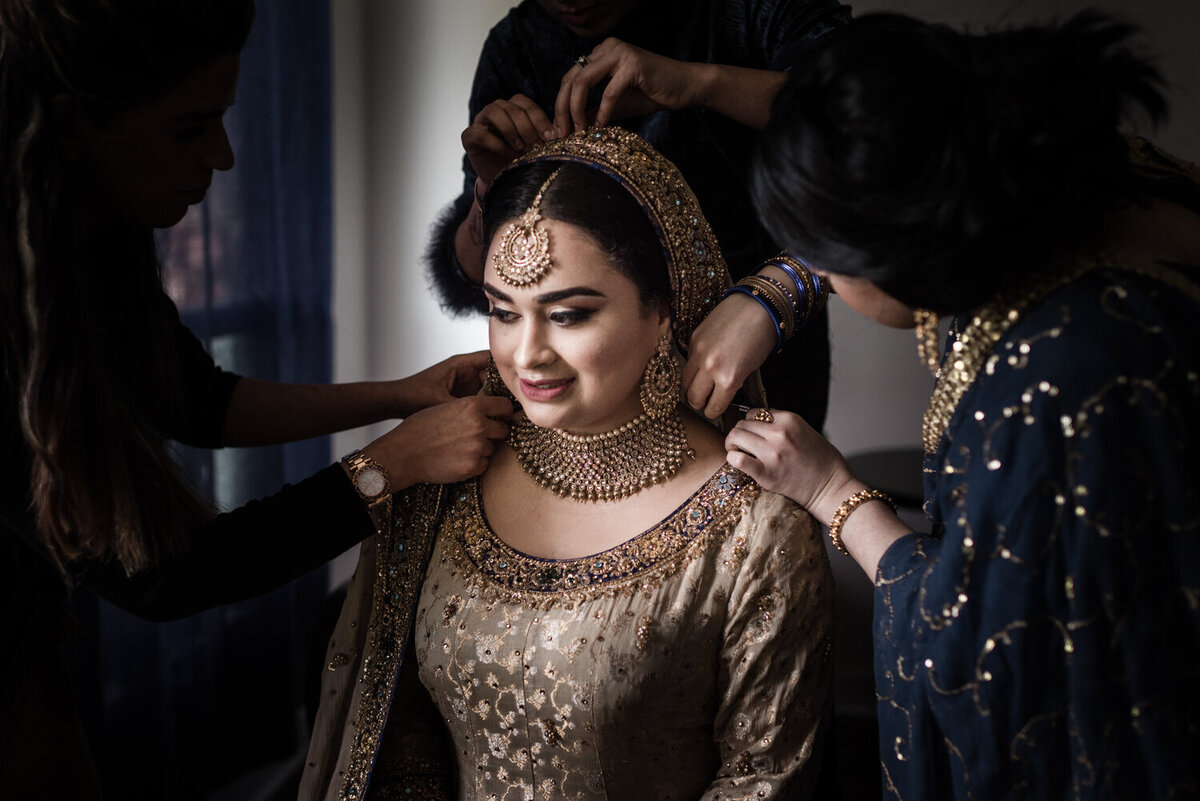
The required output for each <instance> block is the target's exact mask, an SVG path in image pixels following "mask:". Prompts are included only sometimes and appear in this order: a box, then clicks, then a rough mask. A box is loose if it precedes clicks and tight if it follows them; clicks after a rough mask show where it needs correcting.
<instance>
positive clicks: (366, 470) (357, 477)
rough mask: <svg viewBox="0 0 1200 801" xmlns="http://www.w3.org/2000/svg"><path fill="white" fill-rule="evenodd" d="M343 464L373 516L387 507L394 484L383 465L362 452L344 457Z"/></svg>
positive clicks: (351, 481)
mask: <svg viewBox="0 0 1200 801" xmlns="http://www.w3.org/2000/svg"><path fill="white" fill-rule="evenodd" d="M341 464H342V469H343V470H345V471H346V475H347V476H349V478H350V483H351V484H352V485H353V486H354V491H355V492H357V493H358V497H359V498H361V499H362V501H363V503H364V504H366V506H367V510H368V511H370V512H371V513H372V515H374V514H375V513H376V512H378V511H379V510H380V509H381V508H383V507H386V506H387V504H388V503H389V502H390V500H391V497H392V483H391V480H390V478H389V476H388V471H387V468H386V467H384V466H383V464H381V463H380V462H379V461H377V460H376V459H375V458H374V457H372V456H371V455H369V454H367V453H364V452H363V451H361V450H356V451H351V452H350V453H348V454H346V455H345V456H343V457H342V461H341Z"/></svg>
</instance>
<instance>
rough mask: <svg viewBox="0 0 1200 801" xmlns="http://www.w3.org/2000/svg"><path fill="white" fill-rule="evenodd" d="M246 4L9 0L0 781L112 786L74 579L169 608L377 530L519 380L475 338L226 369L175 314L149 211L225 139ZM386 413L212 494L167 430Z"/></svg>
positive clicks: (276, 437) (458, 471)
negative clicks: (390, 495) (372, 435)
mask: <svg viewBox="0 0 1200 801" xmlns="http://www.w3.org/2000/svg"><path fill="white" fill-rule="evenodd" d="M253 14H254V7H253V3H252V2H251V0H205V1H204V2H199V1H198V0H197V1H196V2H190V1H189V0H171V1H169V2H164V0H109V2H99V0H58V1H57V2H43V0H4V2H3V3H0V152H3V154H4V164H3V171H4V172H3V178H2V179H0V319H3V321H4V324H3V329H2V330H0V370H2V371H0V413H2V414H3V419H2V421H0V453H3V455H4V459H3V461H2V462H0V565H2V568H0V569H2V571H3V574H2V575H0V602H2V613H0V641H3V642H4V643H5V647H6V649H8V650H6V657H5V658H4V659H3V660H0V662H2V663H3V674H2V675H0V721H2V724H0V797H4V798H22V799H32V798H91V797H95V796H96V795H97V789H96V786H95V779H94V775H93V771H92V769H91V765H90V760H89V758H88V755H87V749H86V745H85V744H84V742H83V738H82V735H81V734H80V731H79V725H78V722H77V719H76V717H75V714H74V711H73V709H72V708H71V706H70V703H69V700H68V699H69V697H70V690H69V688H68V687H67V685H66V681H65V676H64V674H63V668H62V660H61V657H60V654H59V643H60V641H61V639H62V636H63V634H64V631H65V629H66V628H67V627H68V626H69V625H70V623H69V621H68V619H67V615H66V611H65V606H64V603H63V602H64V600H65V597H66V595H67V593H68V591H69V588H70V586H71V585H72V584H74V583H76V582H83V583H86V584H87V585H88V586H89V587H90V588H92V589H94V590H96V591H98V592H100V593H101V594H103V595H105V596H106V597H107V598H109V599H110V600H112V601H114V602H115V603H117V604H119V605H122V606H124V607H126V608H128V609H131V610H133V611H135V612H137V613H139V614H142V615H144V616H147V617H152V618H155V619H160V618H165V617H172V616H178V615H184V614H189V613H191V612H195V611H198V610H200V609H202V608H205V607H208V606H211V605H214V604H218V603H225V602H228V601H233V600H237V599H241V598H245V597H247V596H249V595H253V594H258V593H261V592H265V591H266V590H268V589H271V588H273V587H276V586H278V585H280V584H282V583H283V582H285V581H287V580H288V579H290V578H292V577H295V576H297V575H299V574H301V573H303V572H305V571H307V570H309V569H311V568H313V567H316V566H318V565H320V564H321V563H323V562H324V561H326V560H328V559H329V558H331V557H333V556H335V555H337V554H338V553H340V552H341V551H342V550H344V549H345V548H347V547H348V546H350V545H352V544H354V543H355V542H357V541H358V540H360V539H361V538H363V537H365V536H367V535H369V534H370V533H371V532H372V530H373V526H372V522H371V516H370V514H368V511H369V510H368V506H367V504H365V503H364V500H366V501H369V502H374V501H375V499H376V498H377V497H381V496H383V495H386V493H385V492H380V491H379V481H380V480H381V481H382V485H383V486H384V487H385V488H386V485H387V483H388V480H389V478H390V483H391V487H392V488H393V489H395V488H400V487H404V486H408V485H411V484H415V483H419V482H425V481H447V480H458V479H461V478H466V477H468V476H471V475H475V474H476V473H478V472H479V471H481V470H482V469H483V467H484V465H485V464H486V459H487V456H488V455H489V454H490V452H491V448H492V442H493V441H494V440H496V439H500V438H503V437H504V436H505V433H506V426H505V425H504V423H503V422H502V418H504V417H505V416H506V415H507V414H508V413H509V411H510V409H509V405H508V401H506V400H504V399H499V398H485V397H479V398H476V397H465V396H468V395H472V394H473V393H474V392H475V391H476V390H477V389H478V386H479V382H478V370H479V369H480V368H481V367H482V366H483V363H484V362H485V361H486V354H475V355H472V356H465V357H455V358H453V359H451V360H448V361H446V362H443V363H442V364H440V365H437V366H435V367H433V368H430V369H429V370H427V371H425V372H423V373H420V374H418V375H416V376H413V377H411V378H408V379H403V380H400V381H392V382H375V383H361V384H349V385H341V386H302V385H286V384H273V383H269V382H262V381H255V380H253V379H248V378H247V379H242V378H240V377H239V376H236V375H232V374H230V373H226V372H224V371H222V370H220V369H219V368H217V367H216V366H215V365H214V364H213V361H212V360H211V359H210V358H209V357H208V355H207V354H206V353H205V352H204V350H203V348H202V347H201V346H200V344H199V343H198V342H197V341H196V339H195V338H194V337H192V335H191V334H190V333H189V332H188V331H187V330H186V329H185V328H184V327H183V326H182V325H181V323H180V321H179V316H178V313H177V311H176V309H175V306H174V304H173V303H172V302H171V301H170V300H169V299H168V298H167V296H166V295H165V293H164V292H163V288H162V284H161V282H160V279H159V274H158V264H157V261H156V255H155V248H154V240H153V228H155V227H168V226H171V225H174V224H175V223H176V222H178V221H179V220H180V219H181V218H182V217H183V215H184V213H185V212H186V210H187V207H188V206H189V205H191V204H194V203H198V202H199V201H200V200H201V199H202V198H203V197H204V194H205V190H206V189H207V187H208V185H209V183H210V181H211V179H212V174H213V172H214V171H215V170H227V169H229V168H230V167H231V166H232V165H233V153H232V151H231V150H230V147H229V142H228V139H227V138H226V135H225V129H224V125H223V122H222V116H223V114H224V112H225V110H226V109H227V108H228V107H229V106H230V105H231V104H232V102H233V96H234V89H235V86H236V81H237V74H238V58H239V53H240V51H241V48H242V46H243V44H244V42H245V39H246V35H247V33H248V31H249V27H250V23H251V19H252V18H253ZM481 356H482V357H483V360H482V361H481ZM443 402H445V403H443ZM435 404H442V405H438V406H436V407H435V408H431V409H427V410H425V409H426V407H430V406H435ZM422 410H424V411H422ZM396 417H406V418H407V419H405V421H404V422H403V423H402V424H401V425H400V426H399V427H397V428H396V429H395V430H394V431H393V432H391V433H389V434H387V435H385V436H384V437H381V438H380V439H379V440H377V441H375V442H374V443H371V444H370V445H368V446H367V447H366V448H364V449H363V452H362V453H359V454H355V455H354V458H352V459H350V458H348V461H347V462H346V464H345V466H342V465H333V466H331V467H329V468H326V469H324V470H322V471H320V472H318V473H317V474H315V475H314V476H312V477H311V478H309V479H307V480H306V481H304V482H301V483H300V484H299V485H297V486H294V487H285V488H284V489H283V490H282V491H281V492H280V493H279V494H278V495H276V496H273V497H271V498H268V499H264V500H261V501H258V502H255V503H251V504H248V505H247V506H245V507H243V508H241V509H238V510H236V511H234V512H231V513H227V514H221V515H217V514H216V513H215V511H214V510H213V509H212V508H211V506H210V504H209V503H208V502H206V501H205V500H204V499H202V498H199V497H198V496H197V495H196V494H195V493H193V491H192V490H191V489H190V488H189V486H188V484H187V482H186V481H185V480H184V479H183V478H182V477H181V476H180V475H179V474H178V471H177V469H176V467H175V464H174V462H173V461H172V459H171V457H170V456H169V454H168V452H167V450H166V448H165V440H168V439H174V440H178V441H181V442H186V443H189V444H196V445H202V446H208V447H219V446H223V445H252V444H253V445H257V444H268V443H275V442H284V441H289V440H293V439H300V438H305V437H311V436H317V435H322V434H327V433H330V432H333V431H337V430H342V429H347V428H352V427H355V426H359V425H363V424H367V423H371V422H376V421H380V420H385V419H389V418H396ZM497 418H501V419H497ZM370 478H374V479H376V480H377V483H376V485H375V486H372V485H371V483H370V481H368V480H367V479H370ZM356 490H357V491H356ZM331 532H332V533H333V534H332V536H331Z"/></svg>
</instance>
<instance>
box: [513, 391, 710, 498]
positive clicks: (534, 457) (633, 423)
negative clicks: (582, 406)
mask: <svg viewBox="0 0 1200 801" xmlns="http://www.w3.org/2000/svg"><path fill="white" fill-rule="evenodd" d="M508 444H509V445H510V446H512V449H513V450H514V451H515V452H516V454H517V461H518V462H520V463H521V467H522V468H524V470H525V472H526V473H528V474H529V475H530V477H531V478H532V479H533V480H534V481H536V482H537V483H538V484H540V485H541V486H543V487H545V488H547V489H549V490H550V491H551V492H553V493H554V494H555V495H557V496H559V497H560V498H566V497H569V498H571V499H573V500H576V501H618V500H621V499H622V498H628V497H629V496H630V495H633V494H634V493H635V492H638V491H639V490H642V489H645V488H646V487H650V486H653V485H655V484H661V483H662V482H664V481H666V480H667V479H669V478H671V477H672V476H673V475H675V474H676V473H677V472H679V468H680V467H681V466H682V465H683V459H684V457H685V456H687V457H689V458H692V459H695V458H696V452H695V451H693V450H692V449H691V448H689V447H688V443H687V435H686V434H685V433H684V430H683V421H682V420H680V418H679V412H678V411H676V412H675V414H668V415H664V416H663V417H661V418H659V419H657V420H656V419H654V418H653V417H650V415H648V414H641V415H638V416H637V417H636V418H634V419H633V420H630V421H629V422H628V423H626V424H625V425H623V426H621V427H620V428H618V429H616V430H614V431H606V432H604V433H603V434H572V433H570V432H569V431H563V430H561V429H558V428H541V427H540V426H536V425H534V424H533V423H531V422H530V421H529V418H528V417H522V418H520V419H519V420H517V421H516V422H514V423H513V424H512V429H511V431H510V432H509V435H508Z"/></svg>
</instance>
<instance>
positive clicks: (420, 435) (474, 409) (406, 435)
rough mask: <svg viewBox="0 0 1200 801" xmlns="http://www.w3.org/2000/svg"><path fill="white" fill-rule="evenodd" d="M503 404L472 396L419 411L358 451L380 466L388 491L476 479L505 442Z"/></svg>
mask: <svg viewBox="0 0 1200 801" xmlns="http://www.w3.org/2000/svg"><path fill="white" fill-rule="evenodd" d="M512 412H513V407H512V402H511V401H509V400H508V398H500V397H493V396H490V395H473V396H471V397H466V398H457V399H455V400H452V401H450V402H448V403H443V404H440V405H438V406H431V407H429V408H428V409H424V410H422V411H419V412H417V413H415V414H413V415H411V416H410V417H408V418H406V419H405V420H404V422H402V423H401V424H400V425H398V426H396V427H395V428H394V429H392V430H391V431H390V432H388V433H387V434H384V435H383V436H382V437H380V438H379V439H377V440H375V441H374V442H372V443H371V444H370V445H368V446H367V447H365V448H363V452H364V453H366V454H367V455H368V456H370V457H371V458H373V459H375V460H376V461H378V462H379V463H380V464H381V465H383V468H384V470H386V471H387V474H388V478H389V479H390V480H391V483H392V491H393V492H394V491H396V490H401V489H404V488H405V487H411V486H414V485H416V484H426V483H429V484H450V483H453V482H455V481H463V480H464V479H468V478H471V477H473V476H477V475H479V474H480V473H482V472H483V471H484V470H485V469H486V468H487V464H488V460H489V459H490V458H491V456H492V454H493V453H494V452H495V450H496V446H497V444H499V443H501V442H503V441H504V439H505V438H506V437H507V436H508V423H509V421H510V420H511V419H512Z"/></svg>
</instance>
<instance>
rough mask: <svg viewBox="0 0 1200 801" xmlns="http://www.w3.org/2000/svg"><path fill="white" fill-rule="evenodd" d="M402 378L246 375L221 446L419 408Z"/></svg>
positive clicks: (321, 430) (289, 437)
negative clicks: (325, 380) (292, 379)
mask: <svg viewBox="0 0 1200 801" xmlns="http://www.w3.org/2000/svg"><path fill="white" fill-rule="evenodd" d="M403 386H404V384H403V382H402V381H362V382H357V383H350V384H284V383H275V382H271V381H259V380H256V379H252V378H243V379H242V380H241V381H239V382H238V384H237V386H236V387H235V388H234V390H233V396H232V398H230V401H229V412H228V414H227V415H226V418H225V428H224V430H223V432H222V437H221V444H222V445H225V446H235V447H241V446H250V445H274V444H277V443H281V442H293V441H295V440H301V439H308V438H309V437H319V436H324V435H326V434H332V433H334V432H337V431H345V430H346V429H350V428H357V427H358V426H363V425H368V424H370V423H377V422H379V421H380V420H389V419H393V418H399V417H405V416H407V415H408V414H411V413H412V412H413V411H415V410H416V406H415V404H413V403H411V399H409V398H407V397H406V396H405V395H406V393H404V391H403Z"/></svg>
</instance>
